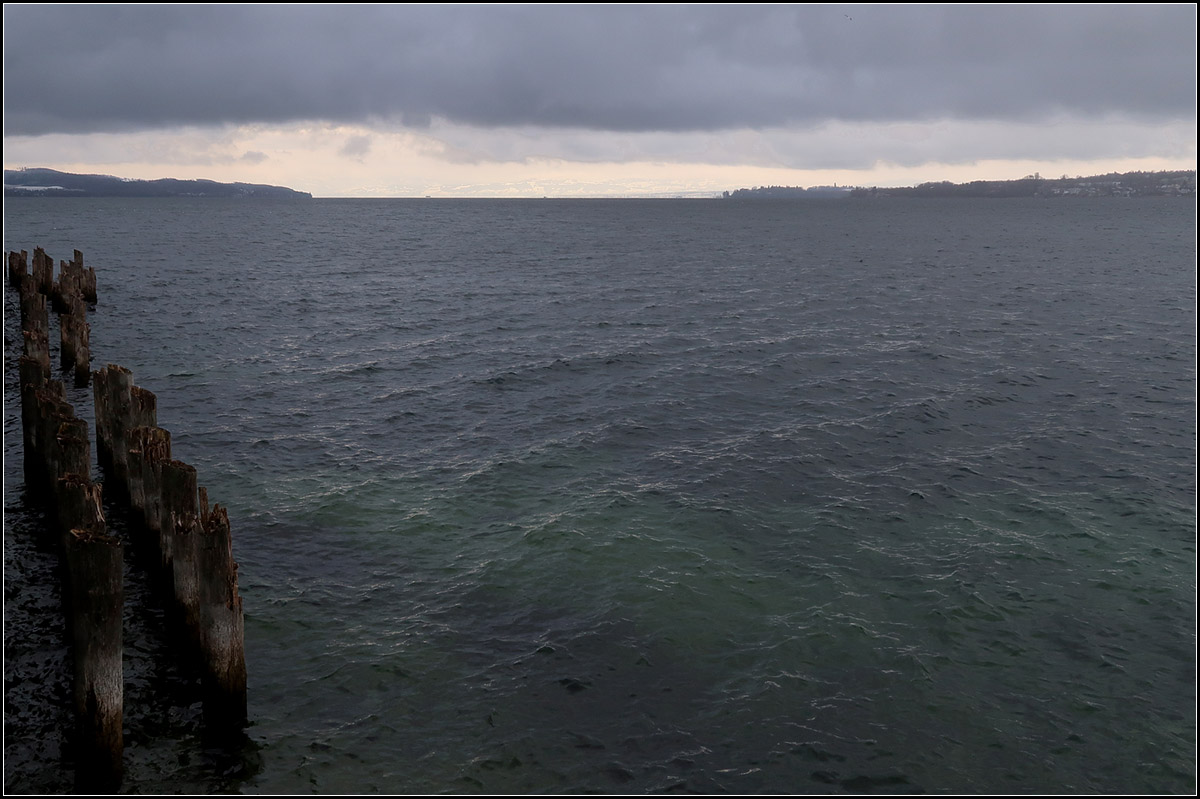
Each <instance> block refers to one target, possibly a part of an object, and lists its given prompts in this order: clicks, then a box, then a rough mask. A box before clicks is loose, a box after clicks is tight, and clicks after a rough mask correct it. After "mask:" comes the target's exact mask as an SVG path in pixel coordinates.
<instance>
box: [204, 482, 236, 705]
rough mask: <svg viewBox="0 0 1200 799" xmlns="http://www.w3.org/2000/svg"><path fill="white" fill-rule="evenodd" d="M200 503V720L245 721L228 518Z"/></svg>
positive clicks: (234, 565) (214, 508)
mask: <svg viewBox="0 0 1200 799" xmlns="http://www.w3.org/2000/svg"><path fill="white" fill-rule="evenodd" d="M206 504H207V502H203V503H201V505H200V540H199V541H198V542H197V559H196V565H197V578H198V580H199V598H200V625H201V634H200V644H201V650H202V653H203V657H204V661H205V663H204V665H205V679H204V683H205V717H206V718H208V719H210V720H212V721H214V722H217V723H221V724H240V723H242V722H244V721H245V719H246V655H245V644H244V635H245V620H244V617H243V614H242V598H241V596H239V594H238V587H237V563H235V562H234V560H233V541H232V537H231V534H230V527H229V515H228V514H227V513H226V511H225V509H224V508H222V507H221V506H219V505H214V506H213V508H212V509H211V510H206V509H205V505H206Z"/></svg>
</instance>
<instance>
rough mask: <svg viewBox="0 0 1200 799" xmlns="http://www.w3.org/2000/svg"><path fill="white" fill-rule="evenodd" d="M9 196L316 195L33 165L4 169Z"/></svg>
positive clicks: (249, 185)
mask: <svg viewBox="0 0 1200 799" xmlns="http://www.w3.org/2000/svg"><path fill="white" fill-rule="evenodd" d="M4 196H5V197H6V198H8V197H226V198H246V199H294V200H302V199H307V200H311V199H312V195H311V194H309V193H308V192H304V191H296V190H295V189H289V188H286V187H284V186H268V185H263V184H258V183H218V182H217V181H215V180H179V179H176V178H161V179H159V180H133V179H130V178H118V177H113V176H112V175H76V174H72V173H70V172H59V171H57V170H54V169H44V168H41V167H32V168H27V169H6V170H4Z"/></svg>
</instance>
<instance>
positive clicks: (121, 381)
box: [93, 363, 155, 496]
mask: <svg viewBox="0 0 1200 799" xmlns="http://www.w3.org/2000/svg"><path fill="white" fill-rule="evenodd" d="M101 372H102V373H103V374H102V373H101ZM101 372H97V373H96V375H95V377H96V386H95V388H94V389H93V397H94V398H95V406H96V436H97V442H98V443H97V447H96V454H97V456H98V457H99V458H100V461H101V463H102V464H104V465H106V466H108V467H109V468H110V470H111V473H112V477H113V480H112V483H113V484H114V485H115V486H116V487H119V489H120V491H121V493H125V492H126V491H128V460H129V442H128V435H129V430H130V429H132V428H134V427H138V426H139V425H146V426H154V421H155V420H154V419H151V420H150V421H141V420H135V419H134V417H133V410H132V407H133V389H134V388H135V386H134V385H133V373H132V372H130V371H129V370H128V369H126V368H125V367H123V366H117V365H115V364H111V363H110V364H109V365H108V366H107V367H106V368H105V369H103V370H101ZM110 496H111V494H110Z"/></svg>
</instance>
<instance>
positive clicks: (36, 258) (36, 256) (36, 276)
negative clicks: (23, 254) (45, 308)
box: [32, 247, 54, 297]
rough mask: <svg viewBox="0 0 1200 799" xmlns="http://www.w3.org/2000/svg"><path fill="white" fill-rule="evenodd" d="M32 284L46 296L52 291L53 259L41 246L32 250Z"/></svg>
mask: <svg viewBox="0 0 1200 799" xmlns="http://www.w3.org/2000/svg"><path fill="white" fill-rule="evenodd" d="M32 274H33V286H34V288H35V289H36V290H37V291H40V292H41V293H42V294H45V295H46V296H47V297H48V296H50V294H51V293H52V292H53V291H54V260H53V259H52V258H51V257H50V256H48V255H46V251H45V250H43V249H42V248H41V247H35V248H34V250H33V272H32Z"/></svg>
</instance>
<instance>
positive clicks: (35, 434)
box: [25, 380, 87, 495]
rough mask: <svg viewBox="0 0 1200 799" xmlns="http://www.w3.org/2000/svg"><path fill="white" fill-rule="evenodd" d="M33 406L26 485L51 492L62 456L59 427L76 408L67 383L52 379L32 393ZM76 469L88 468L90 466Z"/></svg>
mask: <svg viewBox="0 0 1200 799" xmlns="http://www.w3.org/2000/svg"><path fill="white" fill-rule="evenodd" d="M28 397H29V403H30V407H31V408H32V414H33V419H32V424H33V430H32V436H31V441H30V448H29V452H28V453H27V454H28V457H27V458H26V461H25V463H26V469H27V470H26V473H25V485H26V487H27V488H28V489H31V490H32V491H33V492H34V493H38V494H43V495H44V494H46V493H48V487H47V483H48V482H49V481H52V480H54V479H56V477H57V474H56V473H55V472H54V471H53V470H54V468H56V467H55V466H54V464H55V462H56V461H57V460H58V452H57V451H56V450H57V443H58V442H57V439H58V428H59V425H60V424H62V423H63V422H66V421H68V420H70V419H72V418H74V415H75V411H74V409H73V408H72V407H71V406H70V404H69V403H68V402H67V400H66V393H65V389H64V388H63V384H62V383H61V382H60V381H58V380H48V381H46V382H45V383H44V384H43V385H42V386H41V387H40V388H36V389H33V390H32V391H31V392H30V393H29V394H28ZM75 471H82V472H84V473H86V472H87V469H86V468H84V469H82V470H79V469H76V470H75Z"/></svg>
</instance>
